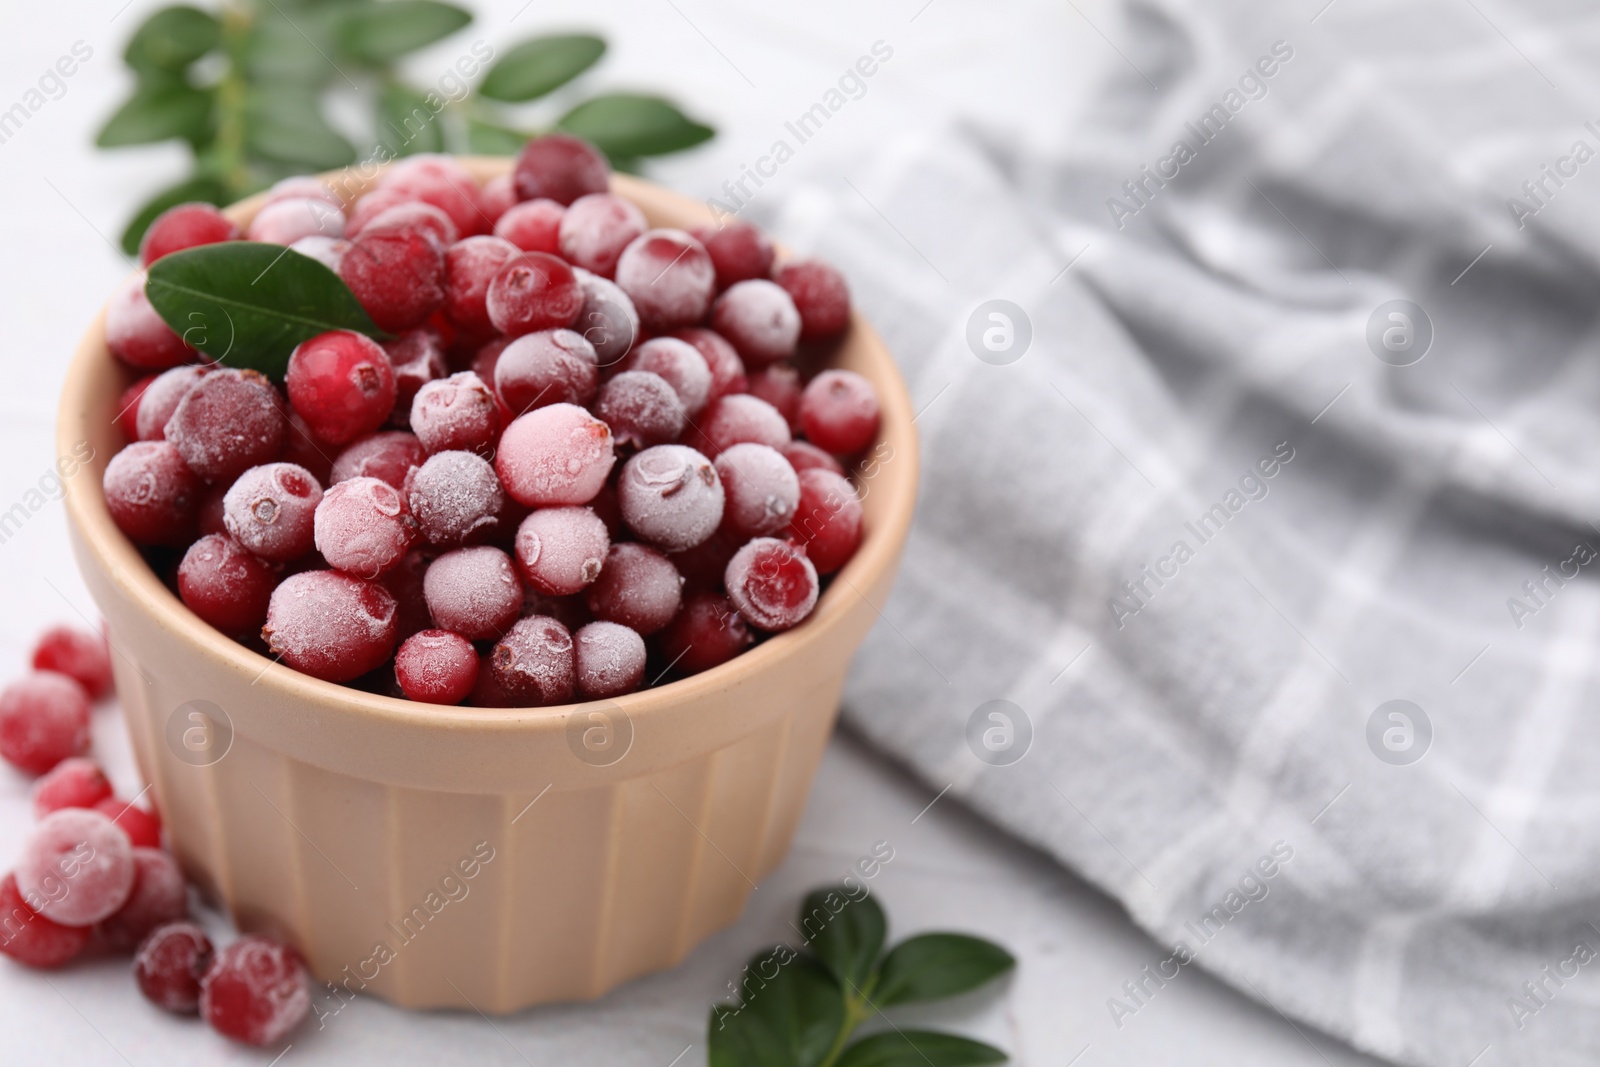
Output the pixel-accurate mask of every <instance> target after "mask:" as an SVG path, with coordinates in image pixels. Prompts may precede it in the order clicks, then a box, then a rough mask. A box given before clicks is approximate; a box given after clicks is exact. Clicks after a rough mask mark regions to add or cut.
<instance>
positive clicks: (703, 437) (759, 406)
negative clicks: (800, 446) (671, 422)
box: [690, 393, 790, 456]
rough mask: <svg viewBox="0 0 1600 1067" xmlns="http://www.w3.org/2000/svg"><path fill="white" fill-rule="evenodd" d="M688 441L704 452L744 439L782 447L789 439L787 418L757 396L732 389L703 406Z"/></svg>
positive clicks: (719, 450)
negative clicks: (703, 412)
mask: <svg viewBox="0 0 1600 1067" xmlns="http://www.w3.org/2000/svg"><path fill="white" fill-rule="evenodd" d="M690 441H691V443H692V444H693V445H694V446H695V447H696V448H698V449H700V450H701V451H702V452H704V453H705V454H706V455H708V456H716V455H717V454H718V453H719V452H721V451H722V450H723V449H725V448H732V447H733V446H734V445H737V444H743V443H744V442H746V441H748V442H750V443H752V444H758V445H766V446H768V447H769V448H782V447H783V446H784V445H786V444H788V443H789V441H790V434H789V422H788V420H787V419H785V418H784V417H783V413H782V412H780V411H779V410H778V409H777V408H775V407H773V406H772V405H771V404H769V403H767V402H766V401H765V400H762V399H761V398H760V397H757V396H751V395H750V394H748V393H732V394H730V395H728V396H725V397H722V398H721V399H719V400H717V401H715V402H714V403H713V404H712V405H711V406H710V407H708V408H706V410H705V414H704V415H702V416H701V417H700V421H699V424H698V425H697V426H696V427H695V432H694V433H693V434H692V435H691V438H690Z"/></svg>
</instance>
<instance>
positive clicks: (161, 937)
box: [133, 922, 212, 1015]
mask: <svg viewBox="0 0 1600 1067" xmlns="http://www.w3.org/2000/svg"><path fill="white" fill-rule="evenodd" d="M211 956H212V948H211V939H210V938H208V937H207V936H206V932H205V931H204V930H202V929H201V928H200V927H199V926H198V925H196V924H195V923H192V922H174V923H168V924H167V925H166V926H163V927H161V928H160V929H158V930H156V931H154V932H153V933H151V934H150V936H149V937H147V938H145V939H144V943H143V944H142V945H140V946H139V951H138V953H137V954H135V955H134V957H133V978H134V981H136V982H137V983H138V984H139V992H141V993H143V994H144V996H145V999H146V1000H148V1001H150V1003H152V1004H154V1005H155V1006H156V1007H158V1008H162V1009H164V1010H166V1011H170V1012H172V1013H174V1014H176V1015H193V1014H194V1013H196V1012H198V1011H199V1010H200V979H201V977H202V976H203V975H204V974H205V973H206V971H207V970H208V969H209V968H210V967H211Z"/></svg>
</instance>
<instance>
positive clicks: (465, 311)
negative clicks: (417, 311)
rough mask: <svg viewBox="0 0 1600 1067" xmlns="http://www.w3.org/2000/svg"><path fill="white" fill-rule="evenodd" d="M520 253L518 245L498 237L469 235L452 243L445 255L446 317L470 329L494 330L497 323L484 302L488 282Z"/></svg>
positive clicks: (482, 332) (482, 331) (484, 332)
mask: <svg viewBox="0 0 1600 1067" xmlns="http://www.w3.org/2000/svg"><path fill="white" fill-rule="evenodd" d="M517 255H518V250H517V246H516V245H514V244H512V243H511V242H510V241H506V240H502V239H501V238H499V237H468V238H467V239H466V240H465V241H462V242H460V243H458V244H454V245H451V246H450V250H449V251H447V252H446V253H445V256H444V276H445V283H444V313H445V315H446V317H448V318H449V319H450V321H451V322H453V323H455V324H456V325H457V326H459V327H460V328H461V329H463V330H466V331H468V332H470V333H475V334H487V333H490V332H492V331H493V330H494V323H492V322H490V321H489V309H488V307H487V306H485V304H484V300H485V299H486V298H487V297H488V295H489V283H490V282H492V281H494V276H495V275H496V274H499V273H500V268H501V267H504V266H505V265H506V264H507V263H509V262H511V261H512V260H513V259H515V258H516V257H517Z"/></svg>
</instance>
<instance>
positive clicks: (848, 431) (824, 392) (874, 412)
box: [800, 370, 878, 456]
mask: <svg viewBox="0 0 1600 1067" xmlns="http://www.w3.org/2000/svg"><path fill="white" fill-rule="evenodd" d="M800 428H801V429H802V430H803V431H804V432H805V435H806V439H807V440H809V441H810V442H811V443H812V444H814V445H816V446H817V447H818V448H821V449H825V450H827V451H829V452H832V453H833V454H834V455H836V456H851V455H854V454H856V453H857V452H860V451H861V450H862V449H864V448H866V447H867V446H868V445H870V444H871V443H872V440H873V438H875V437H877V436H878V394H877V392H876V391H875V390H874V389H873V388H872V383H871V382H869V381H867V380H866V379H865V378H863V377H862V376H861V375H859V374H857V373H856V372H855V371H848V370H825V371H823V372H822V373H821V374H819V375H817V376H816V377H815V378H813V379H811V384H809V385H807V386H806V389H805V392H804V393H803V394H801V397H800Z"/></svg>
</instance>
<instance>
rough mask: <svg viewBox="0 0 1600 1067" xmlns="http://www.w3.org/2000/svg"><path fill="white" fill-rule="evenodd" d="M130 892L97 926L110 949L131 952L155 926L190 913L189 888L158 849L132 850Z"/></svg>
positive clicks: (179, 873)
mask: <svg viewBox="0 0 1600 1067" xmlns="http://www.w3.org/2000/svg"><path fill="white" fill-rule="evenodd" d="M133 866H134V870H135V875H134V880H133V892H132V894H130V895H129V897H128V900H127V902H126V903H125V904H123V905H122V907H120V908H118V909H117V911H116V913H115V914H114V915H112V916H111V917H110V918H108V919H106V920H105V921H103V922H102V923H101V924H100V934H101V936H102V937H104V938H105V939H106V942H107V944H109V945H110V946H111V947H112V948H115V949H120V950H121V951H123V952H132V951H133V950H134V949H136V948H138V947H139V944H140V942H142V941H144V939H145V938H146V937H148V936H149V935H150V934H151V933H152V932H154V931H155V929H156V928H157V927H160V926H165V925H166V924H167V923H172V922H177V921H178V920H179V919H182V918H184V917H185V916H186V915H188V914H189V887H188V884H187V883H185V882H184V880H183V872H182V871H181V870H179V869H178V864H177V861H175V860H174V859H173V858H172V857H171V856H169V855H167V854H166V853H165V852H163V851H161V850H160V849H158V848H136V849H134V850H133Z"/></svg>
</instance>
